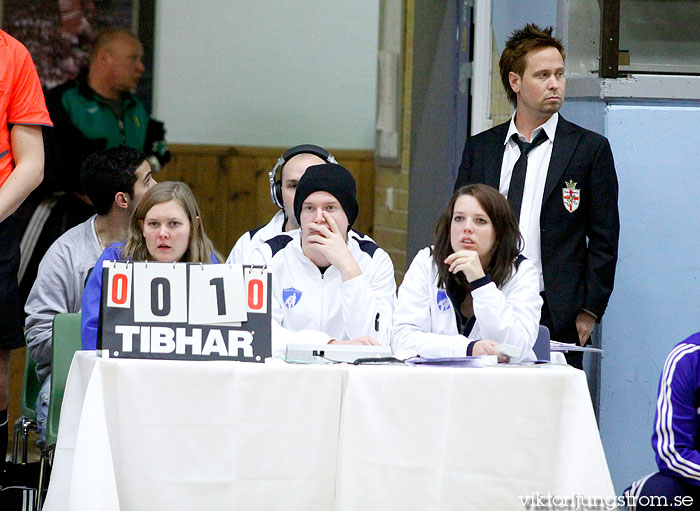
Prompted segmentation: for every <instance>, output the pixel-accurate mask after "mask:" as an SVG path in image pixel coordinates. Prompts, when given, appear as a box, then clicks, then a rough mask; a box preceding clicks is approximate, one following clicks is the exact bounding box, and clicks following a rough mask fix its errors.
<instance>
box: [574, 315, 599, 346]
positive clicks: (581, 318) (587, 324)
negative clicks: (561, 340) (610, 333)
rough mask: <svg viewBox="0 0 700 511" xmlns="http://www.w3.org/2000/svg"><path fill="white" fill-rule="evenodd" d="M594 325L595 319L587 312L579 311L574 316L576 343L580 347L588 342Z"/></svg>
mask: <svg viewBox="0 0 700 511" xmlns="http://www.w3.org/2000/svg"><path fill="white" fill-rule="evenodd" d="M594 325H595V317H593V316H592V315H591V314H589V313H588V312H586V311H581V312H579V313H578V316H576V331H577V332H578V342H579V344H580V345H581V346H584V345H585V344H586V341H588V338H589V337H590V336H591V332H593V326H594Z"/></svg>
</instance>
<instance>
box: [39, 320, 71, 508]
mask: <svg viewBox="0 0 700 511" xmlns="http://www.w3.org/2000/svg"><path fill="white" fill-rule="evenodd" d="M81 347H82V345H81V342H80V313H70V314H68V313H66V314H56V316H55V317H54V319H53V332H52V336H51V392H50V394H49V415H48V417H47V420H46V447H45V448H44V449H43V450H42V452H41V465H40V467H39V491H38V492H37V505H36V508H37V509H41V506H42V505H43V502H42V500H43V498H44V486H45V482H44V479H45V478H46V471H47V470H48V468H49V466H50V465H51V464H52V463H53V453H54V450H55V447H56V438H57V437H58V420H59V417H60V415H61V403H62V402H63V393H64V391H65V388H66V380H67V379H68V370H69V369H70V364H71V362H72V361H73V354H74V353H75V352H76V351H78V350H80V349H81Z"/></svg>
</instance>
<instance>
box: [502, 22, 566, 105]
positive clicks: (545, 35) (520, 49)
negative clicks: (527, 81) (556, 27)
mask: <svg viewBox="0 0 700 511" xmlns="http://www.w3.org/2000/svg"><path fill="white" fill-rule="evenodd" d="M552 30H553V29H552V27H546V28H544V29H542V28H540V27H538V26H537V25H535V24H533V23H528V24H527V25H525V28H522V29H520V30H515V31H514V32H513V33H512V34H511V36H510V39H508V41H506V47H505V49H504V50H503V53H502V54H501V60H500V61H499V62H498V67H499V68H500V71H501V83H502V84H503V88H504V89H505V90H506V95H507V96H508V100H509V101H510V102H511V103H513V106H515V107H517V106H518V98H517V95H516V94H515V92H513V89H512V88H511V87H510V79H509V75H510V72H511V71H512V72H514V73H515V74H517V75H519V76H523V74H524V73H525V65H526V64H527V61H526V58H527V54H528V52H530V51H532V50H539V49H540V48H556V49H557V50H558V51H559V53H561V58H562V59H565V56H564V45H563V44H562V42H561V41H560V40H559V39H557V38H556V37H552Z"/></svg>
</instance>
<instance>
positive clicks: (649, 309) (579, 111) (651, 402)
mask: <svg viewBox="0 0 700 511" xmlns="http://www.w3.org/2000/svg"><path fill="white" fill-rule="evenodd" d="M562 114H563V115H564V116H566V117H567V118H568V119H570V120H572V121H573V122H576V123H579V124H581V125H583V126H586V127H588V128H591V129H596V131H599V130H600V128H601V127H602V128H603V134H604V135H606V136H607V137H608V139H609V140H610V144H611V146H612V150H613V154H614V156H615V164H616V168H617V175H618V180H619V183H620V200H619V205H620V224H621V232H620V251H619V262H618V267H617V274H616V278H615V290H614V292H613V295H612V298H611V301H610V305H609V307H608V310H607V312H606V314H605V316H604V318H603V323H602V347H603V349H604V350H605V354H604V355H603V359H602V376H601V380H602V381H601V409H600V428H601V438H602V440H603V446H604V448H605V453H606V456H607V459H608V465H609V467H610V471H611V475H612V478H613V482H614V484H615V488H616V490H617V492H618V494H619V493H621V492H622V490H624V488H625V487H626V486H627V485H628V484H629V483H630V482H632V480H634V479H637V478H639V477H641V476H643V475H645V474H647V473H649V472H652V471H654V470H655V469H656V465H655V461H654V455H653V451H652V449H651V432H652V426H653V418H654V410H655V399H656V391H657V385H658V380H659V374H660V372H661V369H662V366H663V362H664V359H665V357H666V354H667V353H668V352H669V351H670V349H671V347H672V346H673V345H675V344H676V343H677V342H679V341H681V340H682V339H684V338H685V337H687V336H688V335H690V334H691V333H693V332H696V331H698V330H700V262H699V259H698V254H699V253H700V201H698V200H697V199H696V195H697V192H698V191H699V190H700V159H698V156H697V155H698V147H700V134H699V133H698V131H697V127H698V126H700V103H696V104H694V105H691V104H689V103H687V102H685V103H683V104H678V105H676V104H674V103H673V102H665V103H664V104H651V105H650V104H640V103H634V104H629V103H628V104H615V103H609V104H607V105H605V103H603V102H602V101H576V100H574V101H572V100H569V102H568V103H567V105H566V108H564V109H563V110H562Z"/></svg>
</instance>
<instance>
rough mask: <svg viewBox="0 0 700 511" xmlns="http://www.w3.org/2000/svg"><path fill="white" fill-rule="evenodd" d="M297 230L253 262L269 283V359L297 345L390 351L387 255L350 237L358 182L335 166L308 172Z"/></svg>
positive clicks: (391, 294)
mask: <svg viewBox="0 0 700 511" xmlns="http://www.w3.org/2000/svg"><path fill="white" fill-rule="evenodd" d="M293 212H294V218H295V220H296V223H297V224H298V225H300V226H301V227H300V229H298V230H296V231H294V232H290V233H288V234H280V235H278V236H275V237H274V238H272V239H269V240H267V241H266V242H264V243H262V244H261V245H260V246H259V248H258V249H256V251H255V253H254V254H253V255H252V257H251V259H252V262H253V263H254V264H267V266H268V267H270V268H271V270H272V274H273V275H274V278H273V279H272V319H273V322H272V354H273V356H279V355H284V353H285V351H286V345H287V344H289V343H294V342H304V343H309V342H310V343H328V344H336V343H337V344H365V345H376V344H388V333H389V331H390V327H391V317H392V314H393V310H394V298H395V293H396V282H395V280H394V265H393V264H392V262H391V259H390V258H389V255H388V254H387V253H386V252H385V251H384V250H382V249H381V248H379V247H378V246H377V244H376V243H374V242H373V241H368V240H366V239H365V240H360V239H358V238H356V237H354V236H353V235H351V232H352V231H351V229H350V228H351V227H352V224H353V223H354V221H355V220H356V219H357V215H358V204H357V198H356V192H355V179H354V178H353V177H352V174H350V172H349V171H348V170H347V169H345V168H344V167H341V166H340V165H337V164H330V163H325V164H323V165H314V166H311V167H309V168H308V169H307V170H306V172H305V173H304V175H303V176H302V177H301V179H300V180H299V186H298V187H297V190H296V193H295V196H294V208H293Z"/></svg>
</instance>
